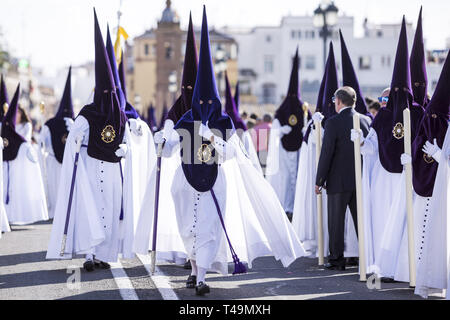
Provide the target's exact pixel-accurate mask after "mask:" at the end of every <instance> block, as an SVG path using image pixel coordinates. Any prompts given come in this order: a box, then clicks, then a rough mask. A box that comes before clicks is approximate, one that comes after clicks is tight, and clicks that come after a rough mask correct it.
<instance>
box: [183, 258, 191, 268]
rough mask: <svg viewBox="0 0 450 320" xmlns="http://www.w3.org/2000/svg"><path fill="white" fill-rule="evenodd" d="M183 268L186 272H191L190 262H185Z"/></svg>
mask: <svg viewBox="0 0 450 320" xmlns="http://www.w3.org/2000/svg"><path fill="white" fill-rule="evenodd" d="M183 268H185V269H186V270H191V269H192V266H191V261H190V260H188V261H186V263H185V264H184V266H183Z"/></svg>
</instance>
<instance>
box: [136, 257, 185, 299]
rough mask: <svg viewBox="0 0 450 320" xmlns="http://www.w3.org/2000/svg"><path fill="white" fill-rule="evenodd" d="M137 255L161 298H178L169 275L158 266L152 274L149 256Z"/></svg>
mask: <svg viewBox="0 0 450 320" xmlns="http://www.w3.org/2000/svg"><path fill="white" fill-rule="evenodd" d="M137 257H138V258H139V260H141V262H142V264H143V265H144V267H145V269H146V270H147V272H148V274H149V275H150V278H151V279H152V281H153V283H154V284H155V286H156V288H157V289H158V291H159V293H160V294H161V296H162V298H163V299H164V300H180V298H178V296H177V294H176V293H175V291H173V289H172V287H171V286H170V282H169V277H168V276H166V275H165V274H164V273H163V272H162V271H161V270H160V269H159V268H158V266H156V267H155V274H154V275H152V272H151V269H150V266H151V258H150V256H149V255H142V254H137Z"/></svg>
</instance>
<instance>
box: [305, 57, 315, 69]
mask: <svg viewBox="0 0 450 320" xmlns="http://www.w3.org/2000/svg"><path fill="white" fill-rule="evenodd" d="M305 69H306V70H314V69H316V57H315V56H306V58H305Z"/></svg>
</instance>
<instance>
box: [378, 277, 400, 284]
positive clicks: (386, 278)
mask: <svg viewBox="0 0 450 320" xmlns="http://www.w3.org/2000/svg"><path fill="white" fill-rule="evenodd" d="M381 282H383V283H396V282H397V281H395V280H394V279H392V278H388V277H381Z"/></svg>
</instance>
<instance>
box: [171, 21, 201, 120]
mask: <svg viewBox="0 0 450 320" xmlns="http://www.w3.org/2000/svg"><path fill="white" fill-rule="evenodd" d="M197 68H198V62H197V47H196V44H195V34H194V27H193V24H192V16H191V14H189V27H188V33H187V39H186V51H185V54H184V66H183V79H182V82H181V95H180V97H179V98H178V99H177V100H176V101H175V103H174V105H173V106H172V108H170V110H169V114H168V118H169V119H171V120H172V121H173V123H174V124H175V123H177V122H178V120H180V118H181V117H182V116H183V115H184V114H185V113H186V112H187V111H189V110H190V109H191V105H192V95H193V92H194V86H195V80H196V79H197Z"/></svg>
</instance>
